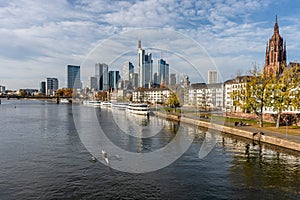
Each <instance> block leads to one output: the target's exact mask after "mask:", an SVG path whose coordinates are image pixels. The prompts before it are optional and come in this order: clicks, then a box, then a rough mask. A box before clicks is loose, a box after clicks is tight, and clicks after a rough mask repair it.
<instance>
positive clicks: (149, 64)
mask: <svg viewBox="0 0 300 200" xmlns="http://www.w3.org/2000/svg"><path fill="white" fill-rule="evenodd" d="M138 56H139V57H138V59H139V60H138V63H139V87H144V88H145V87H146V88H147V87H149V84H150V83H151V82H152V73H153V72H152V71H153V60H152V54H151V53H145V50H144V49H142V42H141V40H139V44H138Z"/></svg>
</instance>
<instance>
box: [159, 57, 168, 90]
mask: <svg viewBox="0 0 300 200" xmlns="http://www.w3.org/2000/svg"><path fill="white" fill-rule="evenodd" d="M158 84H160V85H169V64H168V63H167V62H166V61H165V60H164V59H162V58H161V59H159V60H158Z"/></svg>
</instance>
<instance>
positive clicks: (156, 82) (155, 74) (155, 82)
mask: <svg viewBox="0 0 300 200" xmlns="http://www.w3.org/2000/svg"><path fill="white" fill-rule="evenodd" d="M153 83H154V85H158V76H157V72H155V73H154V75H153Z"/></svg>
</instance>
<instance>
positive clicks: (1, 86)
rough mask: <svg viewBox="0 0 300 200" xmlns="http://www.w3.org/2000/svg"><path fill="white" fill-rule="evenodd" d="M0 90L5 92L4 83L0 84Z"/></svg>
mask: <svg viewBox="0 0 300 200" xmlns="http://www.w3.org/2000/svg"><path fill="white" fill-rule="evenodd" d="M0 92H1V93H5V86H4V85H0Z"/></svg>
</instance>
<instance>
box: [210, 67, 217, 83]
mask: <svg viewBox="0 0 300 200" xmlns="http://www.w3.org/2000/svg"><path fill="white" fill-rule="evenodd" d="M217 82H218V72H217V70H208V84H211V83H217Z"/></svg>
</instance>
